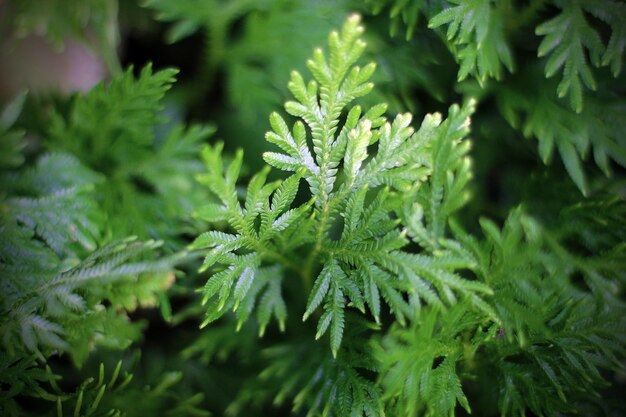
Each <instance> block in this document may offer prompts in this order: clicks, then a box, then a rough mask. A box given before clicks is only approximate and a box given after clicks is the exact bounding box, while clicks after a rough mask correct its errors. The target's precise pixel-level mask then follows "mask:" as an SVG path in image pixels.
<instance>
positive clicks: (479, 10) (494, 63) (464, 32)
mask: <svg viewBox="0 0 626 417" xmlns="http://www.w3.org/2000/svg"><path fill="white" fill-rule="evenodd" d="M450 3H452V4H454V5H455V6H449V7H446V8H445V9H444V10H443V11H441V12H440V13H438V14H437V15H435V16H433V17H432V18H431V19H430V21H429V22H428V27H430V28H437V27H440V26H443V25H447V26H448V30H447V32H446V37H447V39H448V42H450V44H451V47H452V48H453V50H454V51H455V54H456V58H457V60H458V61H460V65H461V67H460V68H459V74H458V80H459V81H462V80H464V79H465V78H466V77H467V76H468V75H469V74H473V75H474V77H475V78H476V79H477V80H478V81H479V82H480V83H483V82H485V81H486V80H487V79H488V78H495V79H496V80H499V79H500V78H501V77H502V66H505V67H506V68H507V69H508V70H509V72H513V55H512V53H511V48H510V46H509V44H508V41H507V39H506V33H505V31H504V28H505V21H504V16H503V14H502V12H501V10H500V8H498V7H495V5H494V4H493V3H494V2H493V1H492V0H470V1H461V0H452V1H450ZM456 48H459V49H458V50H457V49H456Z"/></svg>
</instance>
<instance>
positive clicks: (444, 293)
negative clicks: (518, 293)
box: [191, 16, 490, 356]
mask: <svg viewBox="0 0 626 417" xmlns="http://www.w3.org/2000/svg"><path fill="white" fill-rule="evenodd" d="M361 32H362V28H361V27H360V26H359V25H358V18H357V17H354V16H353V17H351V18H350V19H349V20H348V21H347V23H346V24H345V25H344V27H343V28H342V30H341V32H340V33H338V32H333V33H331V35H330V37H329V58H326V56H325V55H324V53H323V51H322V50H321V49H317V50H315V52H314V55H313V58H312V59H311V60H309V61H308V63H307V65H308V67H309V69H310V70H311V72H312V73H313V75H314V77H315V81H310V82H309V83H308V84H307V85H305V82H304V80H303V78H302V77H301V75H300V74H299V73H297V72H293V73H292V75H291V82H290V84H289V88H290V90H291V92H292V93H293V95H294V96H295V98H296V99H297V100H298V101H297V102H296V101H290V102H287V103H286V105H285V109H286V111H287V112H288V113H290V114H291V115H292V116H296V117H299V118H302V119H303V120H304V122H305V123H306V125H308V127H309V129H310V132H311V138H310V140H311V143H312V145H313V148H312V149H311V148H310V147H309V145H308V143H307V142H308V139H307V131H306V128H305V125H304V124H303V123H302V122H300V121H298V122H296V123H295V124H294V126H293V129H292V130H291V131H290V129H289V128H288V126H287V124H286V123H285V121H284V120H283V119H282V117H281V116H279V115H278V114H276V113H274V114H272V116H271V117H270V123H271V125H272V128H273V131H272V132H269V133H268V134H267V135H266V139H267V140H268V141H269V142H271V143H273V144H275V145H277V146H278V147H280V148H281V150H282V151H284V152H285V153H277V152H267V153H265V154H264V159H265V160H266V162H267V163H268V164H269V165H272V166H274V167H276V168H279V169H282V170H285V171H292V172H295V173H294V174H292V175H291V176H290V177H288V178H287V179H286V180H284V181H282V182H276V183H269V184H266V176H267V173H268V171H267V170H263V171H261V172H260V173H259V174H257V175H255V176H254V177H253V178H252V179H251V180H250V183H249V186H248V190H247V192H246V198H245V203H244V206H243V207H242V206H241V205H240V203H239V201H238V194H237V191H236V189H235V185H236V181H237V177H238V173H239V168H240V166H241V158H242V156H241V153H239V154H237V155H236V156H235V159H234V160H233V161H232V162H231V163H230V164H229V165H228V166H227V167H225V168H223V163H222V160H221V147H220V146H218V147H216V148H206V149H205V152H204V156H205V160H206V165H207V169H208V171H209V172H208V174H205V175H203V176H202V177H200V179H201V181H202V182H204V183H206V184H207V185H208V186H209V187H210V188H211V191H212V192H213V193H214V194H216V195H217V196H218V197H219V199H220V201H221V205H212V206H209V207H208V208H207V209H206V212H205V214H206V215H205V216H204V218H205V219H206V220H214V221H219V220H228V222H229V223H230V226H231V227H232V228H233V229H235V231H236V234H230V233H225V232H220V231H210V232H206V233H205V234H203V235H201V236H200V237H198V238H197V239H196V241H195V242H194V244H193V245H192V246H191V248H193V249H210V251H209V252H208V254H207V255H206V258H205V261H204V265H203V269H206V268H209V267H212V266H214V265H215V264H220V265H222V266H220V267H219V269H217V270H215V271H214V274H213V276H212V277H211V278H210V279H209V281H208V282H207V284H206V286H205V288H204V296H205V298H204V300H205V302H209V301H210V304H209V308H208V312H207V319H206V320H205V324H206V323H209V322H210V321H213V320H215V319H216V318H218V317H220V316H221V315H222V314H224V313H225V312H226V311H228V310H229V309H232V310H233V311H235V312H236V313H237V316H238V318H239V322H240V323H242V322H243V321H245V320H246V319H247V318H248V316H249V315H250V312H251V310H252V308H253V306H254V304H255V301H254V300H255V298H256V297H257V294H258V293H259V291H261V290H263V289H264V288H265V287H266V286H267V289H266V290H265V291H266V292H265V295H264V296H263V297H262V299H261V302H260V305H259V308H258V317H259V323H260V326H261V333H263V331H264V329H265V325H266V323H267V318H268V317H269V313H267V312H269V311H270V310H271V311H273V313H274V315H275V316H276V317H277V318H278V320H279V323H280V326H281V328H283V327H284V324H283V322H284V320H285V315H286V311H285V310H284V301H283V300H282V297H281V295H280V285H281V280H283V277H282V275H283V272H282V271H283V270H291V271H290V272H291V273H299V274H300V276H301V278H302V280H303V282H304V285H305V289H307V290H309V291H310V295H309V299H308V302H307V306H306V309H305V312H304V317H303V319H304V320H306V319H307V318H308V317H309V316H310V315H312V314H313V313H314V312H315V311H316V310H317V308H318V307H320V306H322V307H323V313H322V315H321V317H320V318H319V321H318V329H317V334H316V338H319V337H321V336H323V335H324V334H325V333H326V332H327V331H329V333H330V345H331V349H332V351H333V355H335V356H336V355H337V353H338V351H339V347H340V345H341V341H342V337H343V332H344V326H345V311H344V310H345V308H346V304H345V298H346V297H347V298H348V300H349V302H350V305H351V306H354V307H356V308H357V309H359V310H361V311H362V312H365V305H366V304H367V306H368V309H369V310H370V312H371V313H372V314H373V316H374V317H375V318H376V320H377V321H378V320H379V315H380V303H381V301H380V297H382V298H383V299H384V300H385V301H386V302H387V304H389V306H390V308H391V310H392V311H393V313H394V314H395V315H396V317H397V318H398V320H400V321H404V318H405V316H407V315H409V316H410V311H411V306H412V305H416V304H417V305H419V303H420V300H424V301H426V302H428V303H432V304H437V305H439V304H441V303H442V302H443V303H450V304H452V303H454V302H455V301H456V297H455V295H454V293H455V292H457V293H459V294H463V295H470V294H474V293H490V290H489V288H488V287H487V286H484V285H483V284H481V283H478V282H472V281H468V280H464V279H462V278H461V277H459V276H457V275H455V274H454V273H452V272H451V271H450V270H449V267H448V264H447V262H446V261H445V260H442V259H437V258H430V257H428V256H424V255H416V254H411V253H408V252H404V251H402V250H400V249H401V248H402V247H404V246H405V245H406V244H407V240H406V237H405V234H406V232H403V231H402V230H399V229H398V222H397V221H395V220H393V218H392V217H391V215H392V214H393V212H394V211H395V210H396V209H398V208H399V205H400V204H401V203H402V197H401V195H400V194H398V193H401V192H407V191H409V190H410V189H411V188H412V187H417V186H418V184H419V182H420V181H423V179H424V178H425V177H426V176H428V174H429V172H430V167H432V165H433V164H434V163H435V161H434V160H433V159H431V155H430V153H429V150H430V147H433V148H436V149H437V150H439V148H440V147H441V146H443V147H446V145H444V144H443V142H448V141H450V142H452V141H458V140H460V139H461V138H462V137H463V136H464V134H466V133H467V127H468V122H469V119H468V115H469V113H471V107H467V108H465V109H463V110H459V109H458V108H453V109H452V110H451V114H450V119H449V120H448V121H446V122H445V123H441V116H440V115H428V116H427V117H426V118H425V120H424V122H423V123H422V126H421V128H420V129H419V130H418V131H417V132H414V131H413V129H411V128H410V127H409V126H408V125H409V123H410V121H411V116H410V115H409V114H403V115H398V116H397V117H396V119H395V120H394V121H393V123H387V122H385V119H384V118H383V117H382V114H383V112H384V110H385V106H383V105H379V106H375V107H373V108H372V109H371V110H370V111H368V112H366V113H365V114H363V115H361V108H360V107H359V106H355V107H352V108H351V109H349V110H348V108H347V106H348V105H349V104H350V102H352V101H353V100H354V99H355V98H357V97H359V96H362V95H364V94H367V93H368V92H369V91H370V90H371V88H372V84H371V83H368V82H367V81H368V79H369V77H370V76H371V75H372V73H373V71H374V65H373V64H369V65H366V66H365V67H358V66H352V65H353V64H354V63H355V62H356V60H357V59H358V57H359V55H360V54H361V53H362V51H363V49H364V47H365V44H364V42H363V41H361V40H360V39H359V38H358V36H359V35H360V34H361ZM318 91H319V93H318ZM344 111H346V112H347V116H346V120H345V124H344V125H343V126H342V127H341V128H340V127H339V122H340V120H339V119H340V115H341V114H342V112H344ZM374 143H377V149H376V151H375V155H374V156H373V157H372V158H370V159H368V147H369V146H370V145H372V144H374ZM449 147H450V146H449V145H448V147H447V148H448V149H446V150H443V151H441V154H438V155H437V157H441V158H447V157H449V156H450V155H449V152H450V149H449ZM446 151H447V152H446ZM369 152H373V150H369ZM340 168H341V174H342V175H341V176H339V175H338V173H339V169H340ZM300 178H303V179H304V180H305V181H306V183H307V184H308V188H309V190H310V195H311V196H312V200H310V201H309V203H306V204H302V205H300V206H298V207H296V208H291V209H290V207H291V205H292V203H293V201H294V198H295V196H296V193H297V190H298V184H299V182H300ZM440 180H441V179H440V178H438V179H437V183H436V187H440V186H441V184H439V181H440ZM435 192H437V193H439V192H440V191H439V190H436V191H435ZM366 200H367V201H369V203H367V204H366ZM313 203H314V207H313V210H312V212H311V208H310V207H311V205H312V204H313ZM339 217H341V218H343V221H342V223H343V225H342V226H341V224H340V223H339V222H338V219H339ZM257 219H258V220H257ZM338 227H342V231H341V235H340V236H336V237H335V236H334V234H335V233H337V232H336V231H335V230H336V229H337V228H338ZM301 247H304V248H306V253H308V255H306V256H305V261H304V266H302V265H297V264H296V265H294V264H293V263H292V261H291V259H293V258H294V257H295V256H298V255H296V254H297V253H298V250H300V248H301ZM270 265H273V266H270ZM266 268H272V271H271V273H269V272H268V271H267V269H266ZM266 276H267V277H266ZM315 276H316V278H315ZM270 277H271V278H270ZM311 282H312V287H311V288H310V289H309V288H308V286H309V285H311ZM431 285H432V286H434V288H431ZM274 286H275V288H274ZM409 288H411V290H409ZM405 292H409V293H411V296H410V297H409V302H408V303H407V302H406V301H405V300H404V299H403V297H402V293H405ZM442 298H443V301H442V300H441V299H442ZM270 306H271V308H270Z"/></svg>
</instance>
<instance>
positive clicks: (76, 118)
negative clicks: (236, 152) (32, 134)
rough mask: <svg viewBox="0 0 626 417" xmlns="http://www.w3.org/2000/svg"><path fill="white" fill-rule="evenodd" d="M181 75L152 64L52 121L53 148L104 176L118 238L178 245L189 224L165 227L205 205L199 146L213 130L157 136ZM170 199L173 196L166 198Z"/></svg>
mask: <svg viewBox="0 0 626 417" xmlns="http://www.w3.org/2000/svg"><path fill="white" fill-rule="evenodd" d="M175 74H176V71H175V70H172V69H167V70H162V71H159V72H156V73H153V71H152V67H151V66H150V65H148V66H146V67H144V68H143V69H142V70H141V72H140V74H139V77H138V78H136V79H135V77H134V75H133V70H132V68H129V69H128V70H127V71H126V72H125V73H124V74H120V75H119V76H117V77H115V78H114V79H113V80H112V81H111V82H110V83H108V84H104V83H101V84H99V85H98V86H96V87H95V88H94V89H92V90H91V91H90V92H89V93H88V94H86V95H85V96H78V97H76V98H75V100H74V102H73V103H72V107H71V110H70V111H69V114H68V115H67V116H64V115H62V114H59V113H56V114H54V116H53V119H52V126H51V128H50V139H49V140H48V143H49V146H50V147H54V148H59V147H60V148H62V149H64V150H66V151H68V152H71V153H72V154H74V155H76V156H77V157H79V158H80V160H81V161H83V162H84V163H86V164H88V166H90V167H91V168H92V169H93V170H95V171H98V172H100V173H102V174H104V176H105V178H106V180H105V181H102V182H100V183H99V184H97V186H96V195H97V196H98V199H99V200H100V204H102V206H103V207H104V209H105V211H106V213H107V214H108V216H109V219H110V222H111V223H110V228H111V230H110V231H109V233H111V234H112V235H113V236H114V237H123V236H126V235H129V234H134V235H138V236H141V237H145V238H148V237H151V238H165V237H166V236H167V237H169V238H174V237H175V236H176V234H178V233H181V228H182V227H183V225H182V224H181V223H179V224H178V225H174V224H167V223H165V222H162V220H163V219H165V218H170V217H172V218H173V217H177V216H178V217H182V216H183V214H190V212H191V211H192V210H193V209H194V208H195V207H197V205H198V204H199V202H200V201H201V197H202V194H197V195H193V194H191V193H190V192H191V191H192V190H194V189H195V188H197V187H196V186H195V184H194V180H193V176H194V174H195V173H196V172H199V171H200V170H201V164H200V161H199V159H198V157H197V153H198V151H199V147H200V143H201V141H203V140H205V139H206V138H207V137H208V136H209V135H210V134H211V133H212V132H213V129H212V128H209V127H206V126H199V125H192V126H190V127H188V128H185V127H184V126H180V125H179V126H175V127H173V128H171V129H170V130H169V131H165V133H158V132H157V131H156V126H157V125H158V124H159V123H161V122H163V116H162V115H161V114H159V111H160V110H162V108H163V104H162V98H163V96H164V94H165V92H166V91H167V90H168V89H169V88H170V87H171V84H172V83H173V82H174V75H175ZM163 195H171V196H174V197H173V198H171V199H162V198H160V197H159V196H163ZM147 219H150V221H149V222H146V220H147ZM159 224H160V226H159Z"/></svg>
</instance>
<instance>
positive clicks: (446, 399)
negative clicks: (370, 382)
mask: <svg viewBox="0 0 626 417" xmlns="http://www.w3.org/2000/svg"><path fill="white" fill-rule="evenodd" d="M439 319H441V321H442V322H440V320H439ZM472 321H474V323H472ZM475 321H476V316H473V315H472V314H469V312H468V311H467V308H466V306H465V305H463V304H457V305H456V306H455V307H453V308H452V309H451V310H449V311H447V312H446V314H441V313H440V311H439V310H438V309H432V310H430V311H429V312H428V313H426V314H424V315H423V316H421V317H420V318H419V319H416V320H415V321H414V322H413V323H412V325H411V326H410V327H406V328H402V327H396V328H394V329H392V330H391V332H390V334H389V335H388V336H387V337H385V338H384V339H383V340H382V343H381V344H380V345H379V346H376V348H377V352H376V354H377V357H378V360H379V362H380V363H381V369H384V370H385V371H384V372H383V374H382V375H381V376H382V381H381V382H382V386H383V387H384V390H385V391H384V392H385V397H386V398H385V399H386V400H387V401H389V404H391V409H390V410H389V412H390V413H393V415H397V416H418V415H433V416H449V415H454V409H455V407H456V403H457V402H458V403H459V404H460V405H461V406H462V407H463V408H464V409H465V411H467V412H468V413H471V410H470V406H469V403H468V400H467V398H466V397H465V394H464V393H463V391H462V389H461V381H460V380H459V376H458V375H457V370H456V369H457V363H458V362H460V360H461V358H462V356H463V354H464V350H463V343H462V342H461V340H460V339H459V338H456V335H457V334H458V333H459V332H461V331H464V330H465V329H467V328H468V327H472V325H474V326H475V325H476V323H475ZM417 352H419V354H417V355H416V353H417ZM464 359H466V358H464Z"/></svg>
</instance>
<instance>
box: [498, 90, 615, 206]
mask: <svg viewBox="0 0 626 417" xmlns="http://www.w3.org/2000/svg"><path fill="white" fill-rule="evenodd" d="M549 88H551V86H550V85H546V86H542V87H541V90H538V91H534V92H531V91H529V90H528V89H526V90H525V91H524V92H523V93H522V92H521V91H519V90H517V89H514V88H502V89H501V91H500V93H499V94H498V104H499V106H500V109H501V112H502V114H503V115H504V117H505V118H506V119H507V120H508V121H509V123H510V124H511V125H512V126H513V127H516V128H521V131H522V133H523V134H524V136H526V137H533V136H534V137H535V138H537V140H538V141H539V155H540V156H541V158H542V160H543V161H544V163H546V164H547V163H549V162H550V159H551V157H552V155H553V153H554V150H555V149H557V150H558V151H559V154H560V156H561V159H562V161H563V164H564V166H565V168H566V170H567V172H568V174H569V175H570V177H571V178H572V180H573V181H574V183H575V184H576V186H578V188H579V189H580V191H581V192H582V193H583V194H584V195H586V194H587V193H588V192H589V190H588V186H587V178H586V175H585V170H584V167H583V162H582V160H584V159H585V158H586V156H587V154H588V153H589V148H590V146H591V147H592V151H593V156H594V160H595V162H596V165H598V167H599V168H600V169H602V171H603V172H604V173H605V175H607V176H609V175H610V174H611V171H612V169H611V164H610V161H611V160H612V161H614V162H616V163H617V164H619V165H621V166H626V151H625V150H624V149H625V147H624V145H625V142H624V139H623V135H622V134H621V133H620V132H621V131H622V129H623V127H624V115H625V114H626V113H625V112H626V109H625V108H624V106H623V104H622V103H621V102H620V101H619V100H616V99H606V100H602V101H600V100H597V99H592V98H588V99H587V104H586V106H585V108H584V109H583V110H582V111H581V112H580V113H579V114H576V113H575V112H574V111H572V110H571V109H569V108H567V107H566V106H564V105H563V104H561V103H560V102H559V100H558V99H557V98H556V97H554V96H553V95H552V94H551V93H550V92H549V90H548V89H549Z"/></svg>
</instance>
